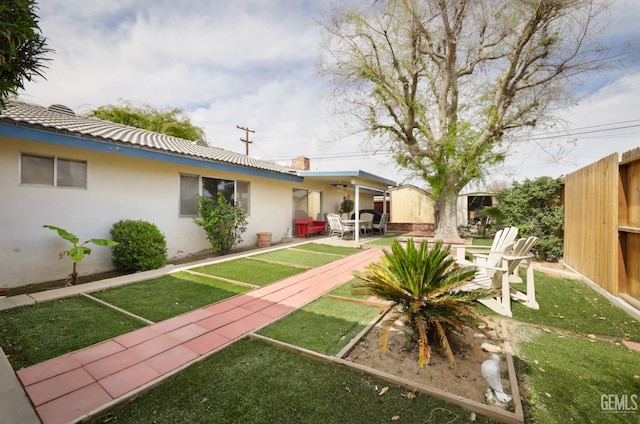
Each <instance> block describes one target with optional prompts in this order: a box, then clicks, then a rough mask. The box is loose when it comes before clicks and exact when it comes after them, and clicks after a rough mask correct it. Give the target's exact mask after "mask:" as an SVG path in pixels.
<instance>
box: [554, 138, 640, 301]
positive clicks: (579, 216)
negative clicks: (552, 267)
mask: <svg viewBox="0 0 640 424" xmlns="http://www.w3.org/2000/svg"><path fill="white" fill-rule="evenodd" d="M564 205H565V231H564V261H565V262H566V263H567V265H569V266H570V267H572V268H574V269H575V270H577V271H579V272H580V273H581V274H582V275H584V276H585V277H587V278H588V279H589V280H591V281H593V282H595V283H596V284H598V285H599V286H600V287H602V288H603V289H605V290H607V291H608V292H609V293H611V294H613V295H615V296H620V297H622V298H623V299H625V300H626V301H628V302H629V303H631V304H633V305H634V306H635V307H637V308H640V148H639V149H635V150H631V151H629V152H626V153H624V154H623V156H622V161H621V162H618V155H617V154H613V155H611V156H608V157H606V158H603V159H601V160H600V161H598V162H596V163H593V164H591V165H589V166H587V167H584V168H582V169H579V170H578V171H576V172H573V173H571V174H569V175H567V176H566V178H565V192H564Z"/></svg>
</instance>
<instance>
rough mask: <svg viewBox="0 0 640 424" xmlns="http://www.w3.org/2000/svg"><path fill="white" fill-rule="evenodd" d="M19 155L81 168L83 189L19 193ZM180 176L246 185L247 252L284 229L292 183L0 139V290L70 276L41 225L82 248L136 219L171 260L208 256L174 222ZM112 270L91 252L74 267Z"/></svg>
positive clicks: (187, 229)
mask: <svg viewBox="0 0 640 424" xmlns="http://www.w3.org/2000/svg"><path fill="white" fill-rule="evenodd" d="M21 152H22V153H32V154H42V155H53V156H60V157H64V158H68V159H78V160H86V161H87V174H88V175H87V189H68V188H53V187H35V186H21V185H20V175H19V162H20V153H21ZM181 173H184V174H193V175H203V176H207V177H214V178H225V179H230V180H235V179H238V180H243V181H249V182H250V199H251V200H250V201H251V210H250V216H249V226H248V229H247V232H246V233H245V234H244V235H243V238H244V242H243V243H242V245H254V244H255V243H256V240H257V237H256V232H258V231H270V232H272V233H273V234H274V239H276V240H279V239H280V237H282V235H283V234H285V232H286V230H287V228H288V227H290V225H291V209H292V205H291V202H292V201H291V189H292V187H293V186H294V183H292V182H288V181H280V180H275V179H271V178H264V177H249V176H247V175H245V174H236V173H230V172H223V171H216V170H211V169H204V168H198V167H189V166H183V165H178V164H172V163H165V162H157V161H151V160H148V159H138V158H132V157H127V156H122V155H118V154H107V153H98V152H93V151H89V150H84V149H77V148H71V147H64V146H59V145H54V144H46V143H38V142H31V141H25V140H16V139H8V138H6V137H0V187H2V189H1V193H2V197H3V202H2V204H3V206H2V208H0V222H1V223H2V234H1V236H0V287H17V286H22V285H26V284H30V283H38V282H43V281H50V280H56V279H60V278H64V277H66V275H67V274H69V273H70V271H71V261H70V260H69V258H64V259H63V260H58V257H57V252H58V251H60V250H61V249H66V248H68V247H70V244H69V243H68V242H66V241H64V240H62V239H60V238H59V237H58V235H57V234H56V233H55V232H53V231H50V230H47V229H44V228H42V225H44V224H50V225H55V226H58V227H62V228H65V229H67V230H68V231H70V232H72V233H74V234H76V235H77V236H78V237H79V238H80V239H81V241H84V240H87V239H90V238H109V230H110V229H111V226H112V225H113V224H114V223H115V222H117V221H118V220H120V219H142V220H146V221H149V222H152V223H154V224H155V225H157V226H158V227H159V228H160V230H161V231H162V232H163V233H164V234H165V237H166V239H167V248H168V256H169V257H170V258H173V257H182V256H186V255H188V254H190V253H195V252H198V251H200V250H203V249H207V248H209V247H210V246H209V244H208V242H207V240H206V238H205V233H204V230H202V228H201V227H198V226H196V225H195V224H194V223H193V220H192V218H190V217H180V216H179V209H178V208H179V195H180V178H179V175H180V174H181ZM112 268H113V266H112V265H111V252H110V249H109V248H107V247H98V246H94V248H93V252H92V253H91V255H90V256H88V257H87V258H86V259H85V260H84V261H83V262H82V263H80V264H79V272H80V274H81V275H86V274H91V273H95V272H102V271H107V270H110V269H112Z"/></svg>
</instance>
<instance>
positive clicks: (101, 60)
mask: <svg viewBox="0 0 640 424" xmlns="http://www.w3.org/2000/svg"><path fill="white" fill-rule="evenodd" d="M331 4H332V2H331V1H329V0H234V1H229V0H171V1H168V0H90V1H87V0H40V1H39V2H38V11H37V15H38V16H39V18H40V28H41V30H42V33H43V35H44V36H45V37H46V38H47V40H48V47H50V48H52V49H53V50H55V52H54V53H52V54H51V55H50V57H51V59H52V60H51V61H50V62H49V63H48V68H47V69H45V71H44V76H45V78H46V79H42V78H37V79H35V80H34V81H33V82H29V83H27V84H26V86H25V90H24V91H22V92H21V93H20V95H19V98H20V99H22V100H25V101H28V102H32V103H36V104H40V105H42V106H49V105H50V104H54V103H56V104H63V105H66V106H68V107H70V108H71V109H73V110H74V111H75V112H76V113H81V114H83V113H87V112H88V111H89V110H91V109H93V108H96V107H98V106H101V105H107V104H118V103H120V101H121V100H126V101H131V102H133V103H134V104H140V105H141V104H150V105H152V106H154V107H156V108H160V109H162V108H176V107H177V108H182V109H183V110H184V111H185V112H186V113H187V115H188V116H190V118H191V121H192V123H193V124H194V125H197V126H200V127H202V128H204V130H205V133H206V136H207V141H208V142H209V144H212V145H215V146H217V147H221V148H225V149H228V150H231V151H235V152H238V153H244V152H245V144H244V143H243V142H241V141H240V139H241V138H245V132H244V131H243V130H240V129H238V127H243V128H249V129H251V130H252V131H255V133H249V139H250V141H252V143H251V144H250V145H249V154H250V155H251V156H255V157H259V158H262V159H268V160H274V161H277V162H279V163H283V164H290V160H291V158H294V157H296V156H301V155H303V156H307V157H309V158H310V159H311V169H312V170H317V171H353V170H358V169H360V170H363V171H366V172H369V173H373V174H375V175H379V176H381V177H384V178H388V179H391V180H393V181H396V182H397V183H402V182H408V183H413V184H416V185H419V186H423V183H421V182H419V181H415V180H411V178H410V177H409V176H407V174H406V173H405V172H404V171H402V170H401V169H398V168H397V167H396V166H395V165H394V163H393V161H392V160H391V159H390V158H389V157H388V156H386V155H385V154H384V153H381V152H379V151H377V150H379V149H374V148H373V147H372V146H371V145H369V144H367V143H366V142H365V137H364V135H363V134H361V133H358V132H357V131H355V130H354V129H353V128H349V127H345V126H344V124H343V121H342V119H341V118H339V117H338V116H336V114H335V113H334V108H333V107H332V103H331V97H330V91H331V87H330V86H329V83H328V81H327V79H326V77H323V76H322V75H320V74H319V72H318V66H317V63H318V58H319V54H320V53H319V41H320V34H321V29H320V27H319V26H318V25H317V22H318V20H321V19H323V18H325V17H326V16H327V14H328V12H329V8H330V6H331ZM610 18H611V23H612V25H611V28H612V33H611V36H612V37H616V39H618V40H625V39H627V38H629V39H630V38H631V37H637V35H638V34H637V32H638V31H637V22H638V19H640V0H615V1H614V5H613V9H612V10H611V14H610ZM593 78H594V79H593V80H590V81H587V84H585V86H586V87H587V88H588V89H587V91H586V92H585V93H584V97H583V98H582V99H581V100H580V101H579V102H578V103H576V104H575V105H573V106H572V107H571V108H569V109H563V110H559V111H558V112H557V113H558V117H559V118H561V119H563V121H564V125H563V126H562V127H561V128H559V129H558V130H554V131H553V132H536V133H534V135H533V137H532V139H531V140H527V141H526V142H524V143H521V144H518V145H516V146H513V147H512V148H511V149H510V150H509V156H508V158H507V160H506V162H505V164H504V165H503V166H501V167H496V169H495V172H493V173H492V174H491V176H490V177H489V180H488V181H487V182H486V183H485V185H490V184H491V183H492V182H501V181H506V182H511V181H523V180H524V179H526V178H529V179H533V178H537V177H540V176H550V177H554V178H555V177H560V176H562V175H566V174H569V173H571V172H573V171H576V170H578V169H580V168H581V167H583V166H586V165H588V164H590V163H593V162H595V161H597V160H599V159H601V158H603V157H605V156H607V155H609V154H612V153H616V152H617V153H619V154H622V153H623V152H625V151H628V150H631V149H633V148H636V147H640V112H639V111H640V66H631V67H629V68H624V69H616V70H615V72H610V73H608V74H606V75H599V76H594V77H593ZM478 188H482V187H481V186H480V187H478ZM467 191H469V190H467Z"/></svg>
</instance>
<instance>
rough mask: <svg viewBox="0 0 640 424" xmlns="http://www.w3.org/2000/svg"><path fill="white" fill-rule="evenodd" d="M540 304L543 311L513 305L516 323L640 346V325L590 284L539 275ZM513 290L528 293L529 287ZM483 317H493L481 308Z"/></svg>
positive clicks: (523, 285) (536, 277)
mask: <svg viewBox="0 0 640 424" xmlns="http://www.w3.org/2000/svg"><path fill="white" fill-rule="evenodd" d="M534 277H535V283H536V284H535V285H536V300H537V301H538V303H539V304H540V309H538V310H535V309H531V308H527V307H526V306H523V305H521V304H519V303H517V302H512V303H511V307H512V312H513V319H514V320H517V321H520V322H525V323H529V324H535V325H540V326H547V327H554V328H558V329H561V330H566V331H569V332H576V333H580V334H598V335H600V336H606V337H613V338H617V339H629V340H633V341H636V342H640V325H639V323H638V321H636V320H634V319H633V318H632V317H631V316H629V315H628V314H627V313H625V312H624V311H623V310H622V309H620V308H618V307H617V306H614V305H612V304H611V302H609V300H607V299H606V298H605V297H604V296H602V295H601V294H599V293H597V292H596V291H594V290H592V289H591V288H590V287H589V286H588V285H587V284H586V283H583V282H582V281H578V280H571V279H568V278H554V277H550V276H547V275H545V274H543V273H541V272H535V273H534ZM513 287H516V288H518V289H519V290H525V283H521V284H514V285H513ZM478 310H479V311H481V312H482V313H486V314H490V313H493V312H492V311H491V310H489V309H488V308H486V307H484V306H482V305H478Z"/></svg>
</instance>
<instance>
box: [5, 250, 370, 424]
mask: <svg viewBox="0 0 640 424" xmlns="http://www.w3.org/2000/svg"><path fill="white" fill-rule="evenodd" d="M286 247H288V246H286ZM381 253H382V250H381V249H379V248H373V249H365V250H363V251H362V252H359V253H356V254H354V255H351V256H348V257H345V258H342V259H339V260H337V261H334V262H331V263H329V264H326V265H323V266H319V267H316V268H313V269H311V270H309V271H306V272H303V273H301V274H298V275H296V276H293V277H290V278H287V279H285V280H281V281H279V282H276V283H273V284H270V285H268V286H265V287H261V288H259V289H256V290H253V291H251V292H247V293H244V294H241V295H238V296H235V297H233V298H230V299H226V300H224V301H221V302H218V303H216V304H213V305H211V306H208V307H205V308H202V309H198V310H195V311H191V312H188V313H186V314H183V315H180V316H178V317H174V318H171V319H168V320H166V321H162V322H159V323H156V324H153V325H150V326H147V327H144V328H142V329H139V330H136V331H134V332H131V333H128V334H124V335H121V336H119V337H115V338H113V339H110V340H107V341H104V342H102V343H99V344H96V345H93V346H90V347H87V348H85V349H82V350H79V351H76V352H72V353H70V354H67V355H64V356H61V357H58V358H54V359H51V360H48V361H45V362H42V363H40V364H36V365H33V366H31V367H27V368H23V369H21V370H19V371H18V372H17V376H18V378H19V379H20V381H21V383H22V385H23V386H24V388H25V390H26V393H27V394H28V396H29V399H26V397H25V395H24V392H23V391H22V389H21V387H19V384H18V382H17V379H15V375H13V378H14V380H15V381H14V382H13V385H11V384H6V385H5V378H4V375H3V379H2V383H0V392H2V390H1V389H2V387H3V386H6V387H13V388H14V390H15V392H13V394H12V398H11V399H12V400H11V401H8V399H7V398H3V403H4V406H3V411H2V414H1V417H0V424H4V423H7V424H8V423H27V424H28V423H38V422H39V421H38V417H37V416H36V414H35V413H34V411H33V408H32V407H31V405H29V400H30V402H31V404H33V406H35V410H36V411H37V414H38V416H39V417H40V420H42V423H44V424H62V423H68V422H77V421H79V420H82V419H84V418H86V417H88V416H90V415H93V414H96V413H98V412H100V411H102V410H105V409H107V408H109V407H110V406H112V405H114V404H116V403H119V402H122V401H124V400H126V399H128V398H130V397H132V396H135V395H136V394H138V393H140V392H141V391H144V390H146V389H148V388H150V387H152V386H154V385H157V384H159V383H161V382H162V381H163V380H165V379H166V378H168V377H170V376H171V375H173V374H175V373H177V372H179V371H181V370H182V369H184V368H185V367H187V366H189V365H190V364H192V363H194V362H196V361H199V360H202V359H203V358H204V357H206V356H208V355H211V354H213V353H215V352H216V351H218V350H220V349H222V348H224V347H225V346H227V345H229V344H230V343H232V342H233V341H235V340H237V339H239V338H241V337H244V336H245V335H247V334H248V333H250V332H253V331H255V330H257V329H260V328H262V327H264V326H266V325H268V324H269V323H271V322H273V321H275V320H277V319H278V318H281V317H282V316H284V315H286V314H288V313H290V312H292V311H293V310H295V309H297V308H300V307H301V306H304V305H306V304H307V303H309V302H311V301H313V300H315V299H317V298H318V297H320V296H321V295H323V294H325V293H327V292H329V291H331V290H332V289H333V288H335V287H337V286H339V285H341V284H343V283H345V282H347V281H348V280H350V279H351V278H353V277H352V271H354V270H362V269H364V267H365V266H366V265H367V264H369V263H371V262H375V261H377V260H378V259H379V258H380V255H381ZM254 254H255V252H254ZM189 266H194V265H193V264H190V265H189ZM164 273H165V274H166V271H165V272H164ZM75 287H78V286H75ZM49 295H50V294H49ZM5 361H6V359H5ZM9 369H10V367H9ZM9 377H11V376H9ZM15 386H18V387H17V388H16V387H15ZM17 389H20V390H19V391H20V392H22V393H21V397H22V398H23V399H19V398H20V393H18V390H17ZM14 400H15V402H16V403H14V402H13V401H14ZM25 405H26V406H29V407H25ZM7 407H10V409H11V410H10V411H7V410H6V409H7Z"/></svg>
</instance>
